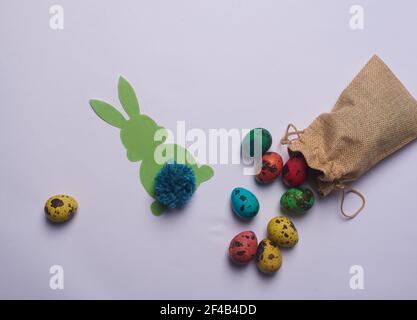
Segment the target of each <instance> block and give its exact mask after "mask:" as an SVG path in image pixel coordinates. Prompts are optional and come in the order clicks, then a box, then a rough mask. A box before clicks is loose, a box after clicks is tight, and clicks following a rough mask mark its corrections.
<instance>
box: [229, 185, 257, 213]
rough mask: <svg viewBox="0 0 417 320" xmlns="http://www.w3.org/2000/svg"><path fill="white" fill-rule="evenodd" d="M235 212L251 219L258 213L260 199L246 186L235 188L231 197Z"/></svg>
mask: <svg viewBox="0 0 417 320" xmlns="http://www.w3.org/2000/svg"><path fill="white" fill-rule="evenodd" d="M230 199H231V203H232V209H233V212H234V213H235V214H236V215H237V216H238V217H240V218H244V219H250V218H253V217H254V216H256V215H257V214H258V211H259V201H258V199H257V198H256V196H255V195H254V194H253V193H252V192H250V191H249V190H247V189H245V188H235V189H233V191H232V195H231V197H230Z"/></svg>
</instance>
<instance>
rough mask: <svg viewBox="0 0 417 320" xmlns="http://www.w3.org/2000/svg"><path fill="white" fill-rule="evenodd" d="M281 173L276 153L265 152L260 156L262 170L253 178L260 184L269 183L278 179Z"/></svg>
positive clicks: (279, 159) (280, 163)
mask: <svg viewBox="0 0 417 320" xmlns="http://www.w3.org/2000/svg"><path fill="white" fill-rule="evenodd" d="M281 171H282V158H281V156H280V155H279V154H278V153H276V152H267V153H265V154H264V155H263V156H262V169H261V171H260V172H259V173H258V174H257V175H256V177H255V178H256V181H258V182H260V183H269V182H272V181H274V180H275V179H276V178H278V176H279V175H280V174H281Z"/></svg>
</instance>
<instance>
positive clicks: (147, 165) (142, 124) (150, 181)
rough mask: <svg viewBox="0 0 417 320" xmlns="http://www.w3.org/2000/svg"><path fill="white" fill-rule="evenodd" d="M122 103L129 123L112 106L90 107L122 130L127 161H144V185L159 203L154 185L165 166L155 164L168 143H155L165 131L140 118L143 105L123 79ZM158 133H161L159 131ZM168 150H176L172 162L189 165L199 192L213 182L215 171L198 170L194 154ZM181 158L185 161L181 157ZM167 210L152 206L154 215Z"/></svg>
mask: <svg viewBox="0 0 417 320" xmlns="http://www.w3.org/2000/svg"><path fill="white" fill-rule="evenodd" d="M118 92H119V100H120V103H121V104H122V106H123V109H124V110H125V112H126V113H127V115H128V117H129V119H128V120H126V119H125V118H124V117H123V115H122V114H121V113H120V112H119V111H118V110H117V109H116V108H114V107H113V106H112V105H110V104H108V103H107V102H104V101H100V100H90V105H91V107H92V108H93V109H94V111H95V112H96V114H97V115H98V116H99V117H100V118H101V119H102V120H104V121H105V122H107V123H108V124H110V125H112V126H114V127H116V128H119V129H121V130H120V138H121V140H122V143H123V145H124V146H125V148H126V150H127V158H128V159H129V160H130V161H132V162H136V161H142V163H141V166H140V174H139V176H140V181H141V182H142V185H143V187H144V188H145V190H146V191H147V192H148V193H149V195H150V196H151V197H152V198H154V199H155V193H154V183H155V177H156V175H157V173H158V172H159V170H160V169H161V168H162V166H163V165H164V163H162V164H160V163H157V161H156V160H155V150H156V149H157V148H158V146H161V145H162V144H164V143H165V139H166V134H165V135H163V136H164V137H165V139H163V140H162V141H155V133H156V132H157V131H158V130H164V131H163V132H165V133H166V131H165V129H164V128H163V127H160V126H158V125H157V124H156V123H155V121H154V120H152V119H151V118H150V117H148V116H146V115H142V114H140V110H139V103H138V99H137V97H136V94H135V91H134V90H133V88H132V86H131V85H130V84H129V82H127V80H126V79H124V78H123V77H120V78H119V84H118ZM158 133H161V132H160V131H158ZM163 146H164V147H167V148H171V150H173V154H174V158H173V159H172V160H174V161H176V162H178V163H185V164H187V165H189V166H190V167H191V168H192V169H193V170H194V174H195V183H196V188H197V187H198V186H199V185H200V183H202V182H204V181H207V180H209V179H210V178H211V177H212V176H213V169H212V168H211V167H209V166H207V165H202V166H198V164H197V163H196V161H195V160H194V158H193V157H192V155H191V153H189V152H188V151H187V150H186V149H184V148H183V147H181V146H179V145H177V144H164V145H163ZM179 155H181V157H180V156H179ZM166 209H167V208H166V207H165V206H164V205H162V204H161V203H159V202H158V201H156V200H155V201H154V202H153V203H152V205H151V211H152V213H153V214H154V215H158V216H159V215H161V214H162V213H163V212H164V211H165V210H166Z"/></svg>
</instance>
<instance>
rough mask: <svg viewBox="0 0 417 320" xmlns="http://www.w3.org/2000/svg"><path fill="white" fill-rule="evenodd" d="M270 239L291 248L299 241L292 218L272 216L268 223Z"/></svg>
mask: <svg viewBox="0 0 417 320" xmlns="http://www.w3.org/2000/svg"><path fill="white" fill-rule="evenodd" d="M268 239H270V240H271V241H272V242H273V243H275V244H276V245H279V246H281V247H286V248H291V247H294V246H295V245H296V244H297V242H298V232H297V229H296V228H295V226H294V223H292V221H291V220H290V219H288V218H286V217H277V218H272V219H271V220H270V221H269V223H268Z"/></svg>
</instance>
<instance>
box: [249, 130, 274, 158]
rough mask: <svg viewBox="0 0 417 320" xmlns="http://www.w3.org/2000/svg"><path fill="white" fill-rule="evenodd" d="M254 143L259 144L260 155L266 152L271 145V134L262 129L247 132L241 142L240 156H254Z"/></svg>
mask: <svg viewBox="0 0 417 320" xmlns="http://www.w3.org/2000/svg"><path fill="white" fill-rule="evenodd" d="M255 142H256V143H261V146H260V147H261V151H262V154H264V153H265V152H267V151H268V150H269V148H270V147H271V145H272V136H271V133H270V132H269V131H268V130H266V129H264V128H255V129H252V130H251V131H249V133H248V134H247V135H246V136H245V138H244V139H243V142H242V154H243V155H244V156H246V157H248V156H250V157H253V156H254V154H255Z"/></svg>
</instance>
